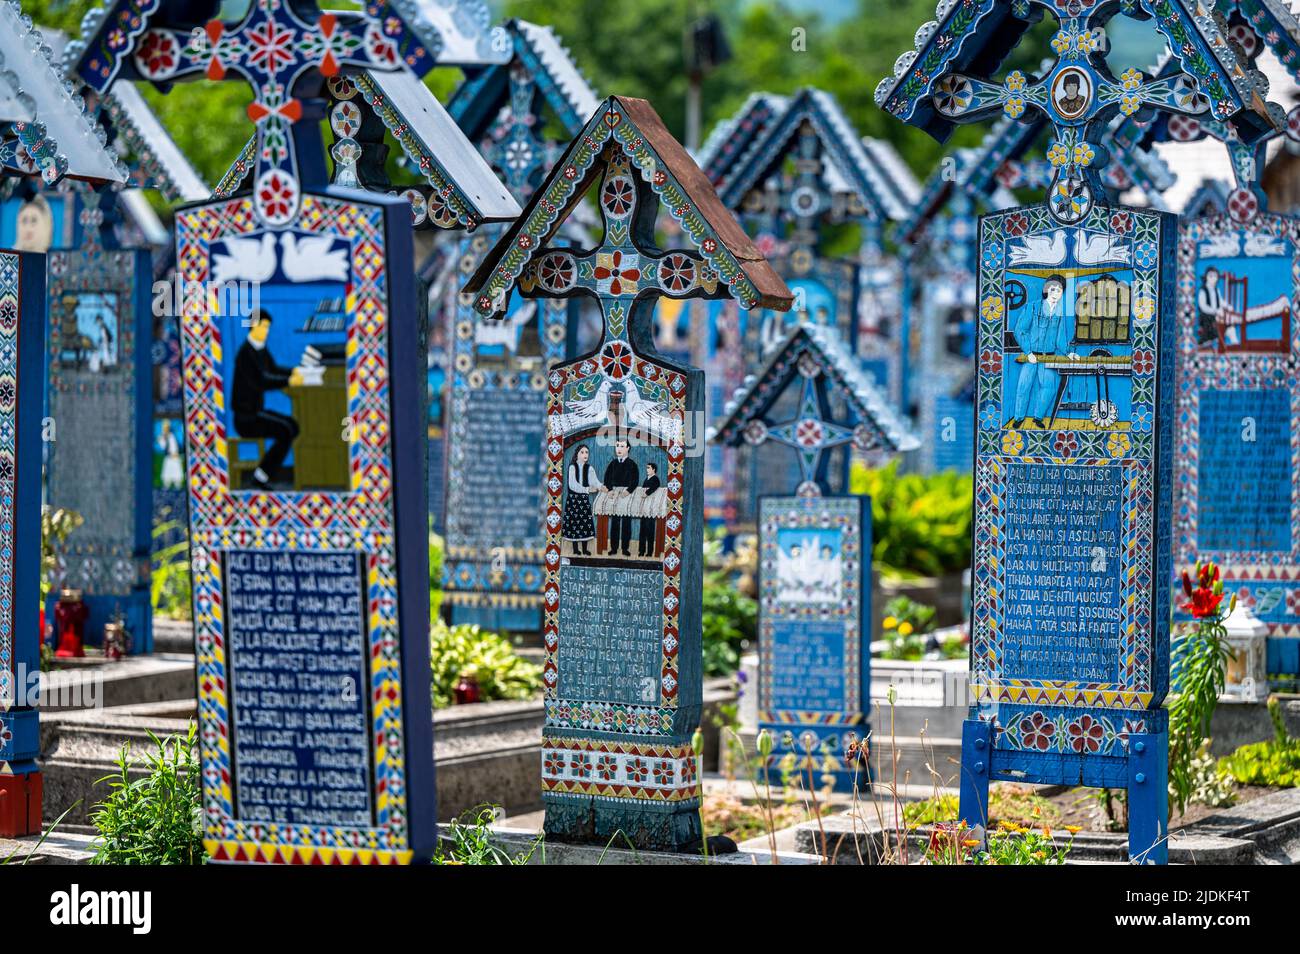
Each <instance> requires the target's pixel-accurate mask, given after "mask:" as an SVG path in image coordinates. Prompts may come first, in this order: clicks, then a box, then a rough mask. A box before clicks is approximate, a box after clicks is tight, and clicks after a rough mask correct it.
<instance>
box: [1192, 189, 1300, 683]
mask: <svg viewBox="0 0 1300 954" xmlns="http://www.w3.org/2000/svg"><path fill="white" fill-rule="evenodd" d="M1297 282H1300V222H1298V221H1297V220H1296V219H1295V218H1292V217H1290V216H1284V215H1278V214H1273V213H1268V212H1260V213H1259V214H1257V215H1255V216H1253V217H1251V218H1249V220H1248V221H1246V222H1244V223H1243V222H1239V221H1235V220H1234V219H1232V218H1230V217H1228V216H1207V217H1204V218H1198V219H1195V220H1190V221H1185V222H1183V224H1182V226H1181V230H1180V233H1179V246H1178V353H1179V356H1180V365H1179V374H1178V398H1177V400H1178V430H1177V438H1176V442H1177V451H1178V453H1177V456H1176V458H1175V460H1176V464H1175V474H1174V478H1175V479H1174V488H1175V518H1174V519H1175V524H1174V533H1175V540H1176V550H1175V553H1176V566H1177V567H1190V566H1192V565H1193V564H1194V563H1195V562H1196V561H1197V560H1213V561H1215V562H1216V563H1219V564H1220V566H1221V568H1222V573H1223V582H1224V589H1225V591H1226V592H1228V593H1235V594H1236V596H1237V599H1238V600H1239V601H1241V602H1243V603H1244V604H1245V605H1247V606H1248V607H1250V609H1251V610H1252V611H1253V612H1254V613H1255V615H1256V616H1258V617H1259V618H1260V619H1261V620H1263V621H1264V622H1265V623H1266V624H1268V627H1269V635H1270V637H1271V639H1270V644H1271V645H1270V650H1271V655H1272V656H1273V657H1274V665H1279V666H1280V665H1281V664H1282V663H1281V659H1282V657H1284V656H1285V655H1286V654H1285V653H1284V652H1281V650H1283V649H1285V648H1286V647H1289V646H1294V645H1296V643H1294V642H1291V640H1293V639H1295V638H1296V637H1300V490H1297V481H1298V480H1300V441H1298V440H1297V436H1296V421H1297V420H1300V379H1298V378H1297V366H1298V362H1300V328H1297V326H1296V319H1295V315H1296V308H1297V303H1298V302H1300V299H1298V298H1297V293H1296V287H1297ZM1291 655H1292V656H1294V652H1293V653H1292V654H1291ZM1270 671H1279V670H1274V669H1271V670H1270Z"/></svg>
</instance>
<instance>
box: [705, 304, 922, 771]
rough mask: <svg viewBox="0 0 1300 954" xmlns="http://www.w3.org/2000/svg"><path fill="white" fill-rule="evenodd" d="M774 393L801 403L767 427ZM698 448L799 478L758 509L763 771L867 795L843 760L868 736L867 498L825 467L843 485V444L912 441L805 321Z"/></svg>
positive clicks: (912, 444)
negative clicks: (782, 467)
mask: <svg viewBox="0 0 1300 954" xmlns="http://www.w3.org/2000/svg"><path fill="white" fill-rule="evenodd" d="M786 393H793V394H797V395H798V396H799V403H798V410H797V413H796V417H795V419H794V420H790V421H786V420H782V419H781V418H780V417H778V418H777V420H776V421H772V416H773V410H774V409H775V408H778V407H779V406H780V404H781V399H782V395H783V394H786ZM832 395H834V396H836V397H837V398H838V400H837V401H836V402H835V404H836V406H838V407H842V408H844V414H843V415H835V414H833V413H832V411H831V401H830V400H829V398H830V397H831V396H832ZM710 439H711V440H712V441H714V442H727V443H730V444H732V445H738V444H740V443H741V442H744V443H747V444H750V445H753V446H754V448H755V451H756V452H757V451H762V450H766V451H768V452H769V453H768V454H766V455H764V456H763V457H762V462H761V464H760V466H763V467H776V466H778V462H779V458H778V457H777V456H776V455H778V454H779V455H783V456H786V457H788V456H791V455H793V456H795V457H797V458H798V460H799V467H800V470H801V472H802V480H800V481H799V483H798V485H797V486H795V487H787V488H785V491H784V493H785V494H786V495H783V496H767V495H765V496H762V497H760V498H759V500H758V507H757V525H758V540H759V686H758V707H759V712H758V720H759V722H758V728H759V729H760V730H763V729H766V730H768V731H769V732H771V733H772V734H773V736H774V743H773V747H772V752H771V754H770V755H769V756H768V758H767V765H766V766H765V768H767V769H768V770H769V771H770V770H774V769H776V768H777V767H778V766H780V765H781V764H782V763H783V762H784V761H786V760H787V759H792V760H793V762H794V765H795V767H796V768H797V770H798V772H799V774H800V776H801V779H802V781H803V783H804V784H806V785H809V786H810V787H813V788H816V787H820V785H821V779H822V778H824V777H825V776H827V775H830V776H832V777H834V778H835V782H836V788H837V790H838V791H840V792H845V791H851V790H852V788H853V786H855V785H857V786H862V787H865V785H866V782H867V780H868V776H867V772H866V766H865V764H859V762H858V760H857V759H855V758H852V757H851V756H850V755H849V752H850V751H858V750H857V749H856V748H852V743H854V742H856V741H858V740H861V739H864V738H865V737H866V735H867V721H868V710H869V708H870V703H871V693H870V689H871V652H870V638H871V624H870V620H871V540H872V537H871V500H870V498H868V497H864V496H837V495H832V494H830V493H828V491H829V489H830V487H831V485H832V483H831V481H830V480H829V479H828V478H829V471H830V470H831V469H832V468H837V469H839V471H840V474H839V479H838V480H836V481H835V482H834V486H844V484H845V483H846V482H847V477H848V467H849V454H848V451H849V449H850V447H851V446H852V447H855V448H857V449H858V450H859V451H862V452H863V453H868V454H872V455H876V456H879V455H884V454H894V453H901V452H904V451H909V450H915V449H916V447H917V446H918V442H917V440H916V438H915V437H913V436H912V434H911V433H910V432H909V430H908V428H907V425H906V423H904V421H903V420H902V419H901V418H900V417H899V416H897V415H896V414H895V413H894V412H893V410H892V409H891V408H890V407H889V406H888V404H887V402H886V400H885V398H884V395H883V393H882V391H881V389H880V388H878V387H877V386H876V384H875V383H874V382H873V381H872V379H871V378H870V377H868V376H867V374H866V373H865V372H863V371H862V368H861V366H860V365H859V363H858V362H857V360H856V359H855V358H854V356H853V354H852V353H851V352H850V351H849V350H848V348H847V347H846V346H845V345H844V343H843V340H842V339H841V338H840V337H839V335H838V334H836V332H835V330H834V329H832V328H826V327H822V326H819V325H814V324H812V323H810V322H807V321H804V322H800V323H799V324H798V325H796V326H795V327H794V328H792V329H790V332H789V333H788V334H787V335H786V337H785V340H784V341H783V342H782V343H781V344H780V345H779V346H778V347H777V349H776V350H775V352H774V353H773V354H772V356H771V357H770V358H769V359H768V361H767V362H766V363H765V365H764V366H763V368H762V369H761V370H760V372H759V373H758V374H757V375H755V377H754V378H753V380H752V381H751V382H750V384H749V385H748V386H747V387H746V388H743V389H741V390H739V391H738V392H737V394H736V397H735V398H734V399H733V400H732V401H731V402H730V403H729V404H728V405H727V413H726V414H725V415H724V417H723V418H722V420H721V421H720V422H719V424H718V426H717V428H716V430H714V431H712V432H711V434H710ZM836 451H838V453H834V452H836ZM756 456H757V454H756ZM832 456H834V458H835V460H834V462H832V460H831V457H832ZM786 472H788V468H787V471H786ZM791 491H793V492H794V493H795V495H794V496H788V495H789V494H790V493H791ZM805 773H806V774H805Z"/></svg>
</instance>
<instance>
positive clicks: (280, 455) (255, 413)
mask: <svg viewBox="0 0 1300 954" xmlns="http://www.w3.org/2000/svg"><path fill="white" fill-rule="evenodd" d="M249 322H250V325H251V327H250V328H249V330H248V337H247V338H245V339H244V343H243V344H241V345H240V346H239V351H238V352H237V353H236V354H235V374H234V380H233V382H232V388H231V395H230V409H231V411H232V412H233V413H234V416H235V430H236V431H238V432H239V436H240V437H265V438H270V439H271V440H272V441H273V442H274V443H272V444H271V449H270V450H268V451H267V452H266V453H265V454H263V455H262V459H261V460H260V461H258V463H257V469H256V470H254V471H253V474H252V482H253V485H254V486H256V487H258V488H259V489H263V490H265V489H266V488H267V487H269V486H270V485H271V480H272V478H273V477H274V476H275V473H276V471H278V470H279V469H280V467H281V466H282V465H283V464H284V459H285V458H286V457H288V456H289V450H290V448H292V447H293V442H294V439H295V438H296V437H297V436H298V422H297V421H295V420H294V419H293V418H292V417H290V416H289V415H288V414H280V413H278V412H276V411H268V410H267V409H266V392H267V391H279V390H281V389H282V388H286V387H289V386H290V385H301V384H305V383H309V382H307V381H304V376H305V373H304V369H302V368H282V367H281V366H280V365H278V364H276V363H275V358H274V357H273V356H272V355H271V351H270V349H269V348H267V346H266V340H267V337H268V336H269V335H270V333H271V315H270V313H269V312H266V311H263V310H262V309H260V308H259V309H257V310H256V311H254V312H253V313H252V315H250V316H249Z"/></svg>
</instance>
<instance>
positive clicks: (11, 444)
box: [0, 251, 45, 838]
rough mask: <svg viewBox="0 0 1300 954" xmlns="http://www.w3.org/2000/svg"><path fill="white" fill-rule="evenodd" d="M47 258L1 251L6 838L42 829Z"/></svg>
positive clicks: (1, 681)
mask: <svg viewBox="0 0 1300 954" xmlns="http://www.w3.org/2000/svg"><path fill="white" fill-rule="evenodd" d="M44 327H45V257H44V256H42V255H36V254H32V253H26V252H24V253H19V252H10V251H0V378H3V379H4V380H6V381H7V382H8V383H9V389H7V390H4V391H2V392H0V462H3V464H4V467H5V469H6V471H7V474H6V475H5V477H4V479H3V480H0V540H2V541H3V545H2V546H0V606H2V607H3V612H0V837H10V838H12V837H16V836H20V835H30V834H34V833H36V832H39V831H40V830H41V795H42V786H41V772H40V768H39V766H38V765H37V763H36V757H37V756H38V755H39V754H40V750H41V745H40V726H39V715H38V709H37V704H38V703H39V701H40V700H39V698H38V697H37V695H36V694H37V693H38V692H39V690H40V683H39V679H40V668H41V653H40V627H39V623H38V609H39V605H40V601H39V596H40V560H39V559H37V556H38V554H39V553H40V549H41V517H40V513H41V507H40V503H41V453H40V450H41V390H42V381H43V375H42V373H41V351H42V350H43V343H44V336H43V334H42V332H43V331H44Z"/></svg>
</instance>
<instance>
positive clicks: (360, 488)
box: [176, 192, 433, 863]
mask: <svg viewBox="0 0 1300 954" xmlns="http://www.w3.org/2000/svg"><path fill="white" fill-rule="evenodd" d="M409 223H410V211H409V207H408V206H407V205H406V204H405V200H403V199H387V198H382V197H381V198H376V199H374V200H367V201H360V200H358V199H357V198H356V193H354V192H348V193H342V192H341V193H339V194H337V195H335V194H332V193H327V194H312V193H307V194H305V195H304V196H303V197H302V201H301V208H300V210H299V211H298V213H297V214H296V215H295V217H294V219H293V220H292V221H291V223H289V225H288V226H287V227H281V228H278V229H274V228H268V227H266V226H264V225H262V224H261V222H260V221H259V220H258V218H257V216H256V215H255V214H254V211H253V199H252V198H251V197H237V198H233V199H228V200H220V201H217V202H212V203H209V204H205V205H198V206H191V207H187V208H184V209H182V210H181V211H180V212H179V213H178V215H177V226H176V227H177V257H178V260H179V261H180V262H181V266H182V278H183V279H184V280H185V281H186V283H187V287H193V286H190V285H189V283H192V282H200V283H201V282H206V281H207V280H208V279H209V278H210V277H216V278H237V277H241V276H238V275H237V274H234V273H232V272H231V269H233V268H235V267H236V261H235V260H244V261H251V262H255V263H258V267H261V266H263V265H265V266H267V267H269V268H270V269H272V271H271V273H270V274H267V275H265V276H263V279H264V280H263V283H262V285H261V297H260V304H259V308H258V309H257V310H256V311H254V312H253V313H252V314H249V315H241V314H225V313H214V312H213V311H212V310H211V303H209V302H205V301H203V300H201V299H200V298H197V297H195V296H193V295H190V296H187V301H186V306H185V314H184V317H183V323H182V352H183V359H184V367H185V416H186V423H187V426H186V436H187V445H188V446H187V452H188V453H187V463H188V484H189V494H190V500H189V504H190V545H191V551H192V563H193V571H194V620H195V638H196V646H197V653H198V666H199V674H198V678H199V727H200V734H201V737H202V739H203V745H202V757H203V763H204V767H205V770H206V774H205V778H206V779H207V782H206V784H205V787H204V802H203V807H204V826H205V839H204V843H205V846H206V847H207V849H208V851H209V853H210V854H211V855H212V856H213V858H214V859H216V860H228V861H262V862H295V861H296V862H309V861H313V860H319V861H325V862H336V863H338V862H345V861H350V860H357V861H363V862H369V863H398V862H409V861H412V860H419V859H421V858H422V857H427V855H428V853H429V852H430V851H431V849H432V839H433V826H432V822H433V805H432V795H433V778H432V769H433V765H432V742H431V738H430V732H431V713H430V709H429V704H430V700H429V695H428V692H427V691H418V690H419V687H427V685H428V642H427V633H428V623H427V621H428V579H427V572H428V571H427V563H426V561H425V559H424V558H423V557H424V554H425V552H426V550H425V546H426V533H427V528H426V516H425V515H426V514H427V505H426V504H425V497H424V492H425V488H424V485H423V466H424V460H423V454H424V451H423V447H422V446H421V438H422V437H423V436H424V433H425V427H426V425H425V417H424V393H423V392H424V387H425V368H424V367H423V360H422V352H421V350H420V348H419V330H418V328H417V327H416V324H415V322H412V321H406V320H402V316H409V315H410V314H411V313H412V311H413V307H414V300H413V297H412V296H413V292H414V280H413V276H412V275H411V273H410V270H409V263H410V262H411V257H412V252H411V235H410V228H409ZM244 250H251V252H252V253H255V254H251V255H250V256H248V257H247V258H245V257H244V255H243V252H244ZM223 270H224V271H225V273H226V274H225V275H224V276H223V275H221V273H222V272H223ZM407 685H409V686H413V687H416V691H412V692H405V691H404V686H407Z"/></svg>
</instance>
